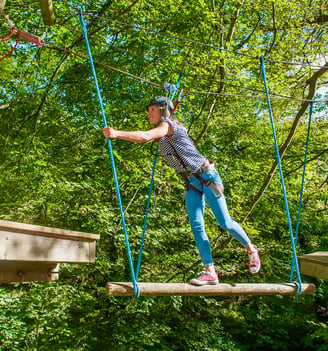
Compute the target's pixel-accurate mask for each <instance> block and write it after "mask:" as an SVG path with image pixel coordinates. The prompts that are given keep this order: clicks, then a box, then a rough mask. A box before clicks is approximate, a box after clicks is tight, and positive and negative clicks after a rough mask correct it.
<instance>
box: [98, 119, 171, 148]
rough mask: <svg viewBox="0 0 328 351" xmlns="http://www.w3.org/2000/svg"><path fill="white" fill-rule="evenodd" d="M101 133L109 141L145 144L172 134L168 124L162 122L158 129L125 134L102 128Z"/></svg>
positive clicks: (124, 132)
mask: <svg viewBox="0 0 328 351" xmlns="http://www.w3.org/2000/svg"><path fill="white" fill-rule="evenodd" d="M103 133H104V135H105V137H106V138H110V139H122V140H127V141H132V142H134V143H145V142H147V141H150V140H155V139H159V138H162V137H164V136H165V135H171V134H173V128H172V126H171V125H170V124H169V123H167V122H163V123H161V124H160V125H159V126H158V127H156V128H153V129H149V130H146V131H142V130H136V131H132V132H126V131H124V130H117V129H114V128H112V127H105V128H103Z"/></svg>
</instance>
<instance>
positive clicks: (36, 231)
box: [0, 220, 99, 241]
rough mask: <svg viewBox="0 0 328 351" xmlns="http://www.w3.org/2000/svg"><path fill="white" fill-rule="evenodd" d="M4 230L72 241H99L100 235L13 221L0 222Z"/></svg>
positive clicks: (0, 226) (0, 228) (1, 228)
mask: <svg viewBox="0 0 328 351" xmlns="http://www.w3.org/2000/svg"><path fill="white" fill-rule="evenodd" d="M1 230H4V231H7V232H14V233H24V234H30V235H37V236H40V235H42V236H51V237H56V238H71V239H72V240H80V239H83V240H89V241H93V240H99V235H98V234H91V233H84V232H76V231H72V230H66V229H58V228H52V227H43V226H39V225H34V224H26V223H19V222H12V221H4V220H0V231H1Z"/></svg>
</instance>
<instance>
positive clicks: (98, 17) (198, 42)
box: [85, 13, 324, 68]
mask: <svg viewBox="0 0 328 351" xmlns="http://www.w3.org/2000/svg"><path fill="white" fill-rule="evenodd" d="M85 15H87V16H90V17H94V18H96V19H101V20H104V21H110V22H112V23H116V24H120V25H124V26H127V27H130V28H133V29H136V30H143V31H145V32H148V33H153V34H155V35H160V36H163V37H166V38H172V39H178V40H181V41H186V42H189V43H191V44H196V45H200V46H205V47H209V48H212V49H217V50H220V51H225V52H230V53H233V54H235V55H240V56H244V57H248V58H251V59H253V60H258V59H259V57H258V56H257V55H249V54H245V53H242V52H239V51H233V50H229V49H225V48H222V47H220V46H217V45H212V44H206V43H203V42H201V41H197V40H192V39H187V38H182V37H179V36H177V35H172V34H168V33H163V32H160V31H159V30H157V29H150V28H146V27H142V26H139V25H137V24H130V23H126V22H122V21H117V20H113V19H111V18H107V17H103V16H97V15H94V14H91V13H87V14H85ZM266 61H268V62H273V63H281V64H285V65H293V66H302V67H312V68H323V67H324V66H322V65H314V64H311V63H310V64H309V63H303V62H289V61H279V60H274V59H269V58H267V59H266Z"/></svg>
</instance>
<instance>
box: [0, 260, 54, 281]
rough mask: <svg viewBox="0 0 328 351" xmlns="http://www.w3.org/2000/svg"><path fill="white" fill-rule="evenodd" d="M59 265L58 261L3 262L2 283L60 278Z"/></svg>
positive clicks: (0, 274) (0, 275) (1, 267)
mask: <svg viewBox="0 0 328 351" xmlns="http://www.w3.org/2000/svg"><path fill="white" fill-rule="evenodd" d="M58 275H59V266H58V265H57V264H56V263H40V262H24V261H20V262H11V261H6V262H1V264H0V283H20V282H27V281H52V280H58Z"/></svg>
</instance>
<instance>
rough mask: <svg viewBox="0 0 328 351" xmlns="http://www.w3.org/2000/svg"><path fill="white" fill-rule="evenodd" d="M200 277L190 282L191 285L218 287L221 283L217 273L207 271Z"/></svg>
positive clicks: (201, 273)
mask: <svg viewBox="0 0 328 351" xmlns="http://www.w3.org/2000/svg"><path fill="white" fill-rule="evenodd" d="M199 274H200V276H199V277H198V278H194V279H191V280H190V284H192V285H216V284H218V282H219V278H218V276H217V275H216V273H214V274H213V273H209V272H206V271H203V272H200V273H199Z"/></svg>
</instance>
